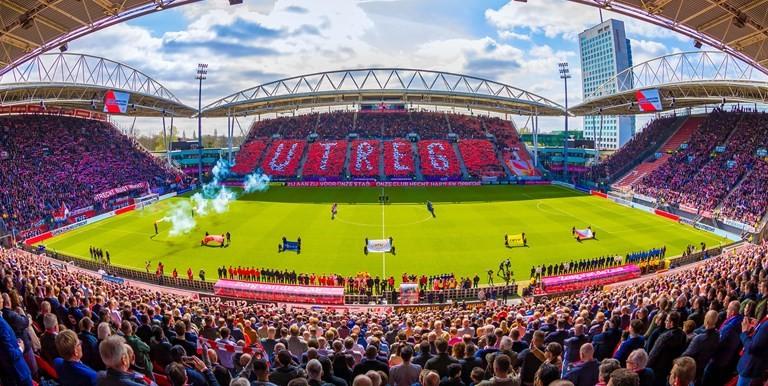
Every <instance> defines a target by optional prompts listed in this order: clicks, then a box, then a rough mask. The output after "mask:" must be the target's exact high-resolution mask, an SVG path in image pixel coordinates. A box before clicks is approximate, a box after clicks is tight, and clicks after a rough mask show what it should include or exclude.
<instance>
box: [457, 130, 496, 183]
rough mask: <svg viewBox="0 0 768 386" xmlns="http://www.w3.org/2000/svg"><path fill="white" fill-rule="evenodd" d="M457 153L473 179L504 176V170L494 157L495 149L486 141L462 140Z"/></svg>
mask: <svg viewBox="0 0 768 386" xmlns="http://www.w3.org/2000/svg"><path fill="white" fill-rule="evenodd" d="M459 151H461V157H462V159H463V160H464V165H465V166H466V167H467V172H469V175H470V176H472V177H475V178H479V177H484V176H496V177H500V176H504V168H503V167H502V166H501V163H500V162H499V157H497V156H496V149H495V148H494V146H493V144H492V143H491V142H490V141H488V140H486V139H462V140H460V141H459Z"/></svg>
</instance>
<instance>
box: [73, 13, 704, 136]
mask: <svg viewBox="0 0 768 386" xmlns="http://www.w3.org/2000/svg"><path fill="white" fill-rule="evenodd" d="M603 17H604V18H605V19H608V18H615V19H619V20H622V21H624V23H625V28H626V32H627V37H628V38H629V39H630V40H631V44H632V51H633V57H634V62H635V64H638V63H641V62H644V61H646V60H649V59H652V58H655V57H658V56H661V55H665V54H670V53H675V52H681V51H691V50H693V47H692V42H691V40H690V39H689V38H686V37H684V36H682V35H679V34H676V33H674V32H671V31H668V30H665V29H662V28H659V27H656V26H653V25H651V24H647V23H643V22H640V21H636V20H634V19H631V18H627V17H624V16H621V15H617V14H613V13H610V12H603ZM599 22H600V15H599V13H598V10H597V9H596V8H592V7H588V6H584V5H579V4H574V3H571V2H567V1H562V0H531V1H529V2H527V3H523V2H517V1H509V2H507V1H498V0H489V1H484V0H483V1H481V0H471V1H470V0H402V1H400V0H356V1H355V0H323V1H312V0H304V1H302V0H276V1H275V0H244V3H243V4H241V5H236V6H230V5H229V2H228V1H227V0H206V1H203V2H200V3H196V4H192V5H188V6H182V7H177V8H173V9H170V10H164V11H160V12H157V13H154V14H151V15H148V16H144V17H141V18H137V19H134V20H131V21H129V22H126V23H122V24H118V25H115V26H112V27H110V28H107V29H104V30H102V31H99V32H96V33H93V34H91V35H88V36H86V37H84V38H81V39H78V40H75V41H73V42H71V43H70V44H69V47H70V52H75V53H87V54H92V55H97V56H103V57H105V58H109V59H112V60H115V61H118V62H122V63H125V64H127V65H130V66H132V67H134V68H136V69H139V70H141V71H143V72H145V73H147V74H148V75H150V76H151V77H153V78H154V79H156V80H157V81H159V82H160V83H162V84H163V85H165V86H166V87H167V88H168V89H170V90H171V91H172V92H173V93H174V94H175V95H176V96H177V97H178V98H179V99H181V100H182V102H184V103H186V104H188V105H190V106H197V82H196V81H195V79H194V78H195V71H196V69H197V63H207V64H208V65H209V73H208V78H207V79H206V80H205V82H204V88H203V105H206V104H208V103H210V102H213V101H214V100H216V99H219V98H221V97H224V96H226V95H229V94H231V93H234V92H237V91H239V90H242V89H245V88H250V87H253V86H256V85H258V84H261V83H266V82H269V81H273V80H277V79H281V78H284V77H290V76H295V75H301V74H308V73H313V72H320V71H330V70H339V69H348V68H367V67H410V68H422V69H429V70H443V71H450V72H457V73H462V74H467V75H474V76H479V77H484V78H488V79H492V80H496V81H499V82H503V83H507V84H509V85H512V86H515V87H519V88H522V89H525V90H528V91H531V92H533V93H536V94H539V95H541V96H544V97H546V98H549V99H551V100H553V101H555V102H557V103H560V104H562V103H563V102H564V92H563V83H562V80H561V79H559V74H558V68H557V63H558V62H561V61H567V62H568V63H569V64H570V70H571V74H572V75H573V78H572V79H571V80H570V83H569V104H570V105H573V104H575V103H578V102H579V101H580V100H581V98H582V95H581V71H580V65H579V62H580V59H579V53H578V42H577V37H578V34H579V33H580V32H581V31H583V30H584V29H587V28H588V27H591V26H592V25H595V24H598V23H599ZM515 120H516V122H517V123H518V125H519V126H522V125H523V124H524V123H525V119H524V118H516V119H515ZM581 121H582V120H581V118H573V119H571V121H570V124H571V127H575V128H580V127H581ZM117 122H118V125H119V126H121V127H127V126H128V125H130V123H131V121H130V120H127V119H119V120H117ZM240 123H241V125H242V126H243V130H244V131H247V124H248V121H242V122H240ZM562 124H563V122H562V119H548V120H541V121H540V126H541V128H542V129H543V130H544V131H549V130H560V129H562ZM160 125H161V122H160V120H159V119H140V120H138V121H137V124H136V127H137V130H138V132H139V133H150V132H155V133H156V132H158V130H161V126H160ZM174 125H175V126H177V127H179V128H180V129H182V130H184V131H186V132H187V134H188V135H191V132H192V130H193V129H195V128H196V121H195V120H190V119H177V120H175V121H174ZM203 127H204V132H206V133H213V131H214V129H215V130H217V131H218V133H219V134H221V133H224V132H226V122H225V120H220V119H208V120H204V121H203Z"/></svg>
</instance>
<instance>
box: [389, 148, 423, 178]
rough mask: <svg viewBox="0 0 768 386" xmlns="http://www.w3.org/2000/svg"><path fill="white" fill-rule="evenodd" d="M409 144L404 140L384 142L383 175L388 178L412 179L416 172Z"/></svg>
mask: <svg viewBox="0 0 768 386" xmlns="http://www.w3.org/2000/svg"><path fill="white" fill-rule="evenodd" d="M413 157H414V153H413V147H412V146H411V143H410V142H408V141H406V140H404V139H394V140H391V141H384V173H386V175H387V176H388V177H412V176H413V175H414V173H415V172H416V166H415V164H414V159H413Z"/></svg>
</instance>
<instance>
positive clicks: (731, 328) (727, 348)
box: [712, 315, 744, 371]
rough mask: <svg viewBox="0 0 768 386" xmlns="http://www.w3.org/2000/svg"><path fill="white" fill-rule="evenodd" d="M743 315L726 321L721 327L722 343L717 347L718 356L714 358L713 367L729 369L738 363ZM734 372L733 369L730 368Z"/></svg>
mask: <svg viewBox="0 0 768 386" xmlns="http://www.w3.org/2000/svg"><path fill="white" fill-rule="evenodd" d="M742 319H744V316H742V315H736V316H734V317H732V318H730V319H726V320H725V322H723V325H722V326H720V342H719V344H718V346H717V355H715V356H714V357H712V365H713V366H716V367H717V368H719V369H723V368H725V369H727V368H728V367H730V366H733V365H734V364H735V363H736V359H737V358H738V357H739V351H740V349H741V320H742ZM730 369H731V371H733V367H730Z"/></svg>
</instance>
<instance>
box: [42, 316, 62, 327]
mask: <svg viewBox="0 0 768 386" xmlns="http://www.w3.org/2000/svg"><path fill="white" fill-rule="evenodd" d="M58 325H59V320H58V319H56V314H52V313H50V312H49V313H47V314H45V316H43V326H45V329H46V330H51V329H53V328H54V327H56V326H58Z"/></svg>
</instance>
